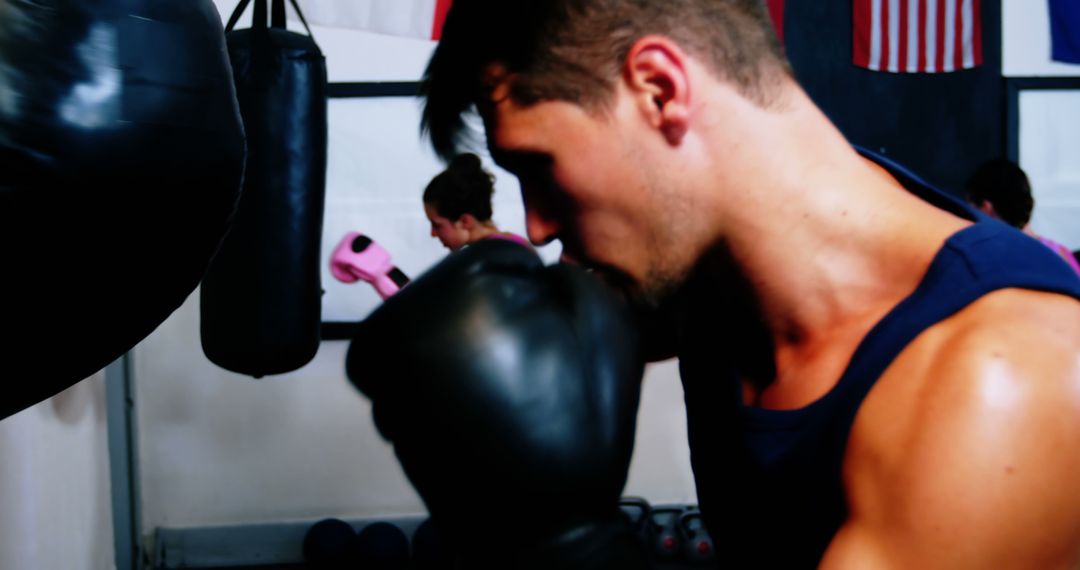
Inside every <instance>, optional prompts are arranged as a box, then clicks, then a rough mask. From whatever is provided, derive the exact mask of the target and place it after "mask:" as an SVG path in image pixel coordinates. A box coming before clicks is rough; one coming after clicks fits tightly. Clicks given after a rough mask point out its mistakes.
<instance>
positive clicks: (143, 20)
mask: <svg viewBox="0 0 1080 570" xmlns="http://www.w3.org/2000/svg"><path fill="white" fill-rule="evenodd" d="M243 169H244V131H243V126H242V124H241V121H240V114H239V111H238V109H237V103H236V96H235V94H234V91H233V81H232V70H231V68H230V66H229V61H228V57H227V55H226V50H225V40H224V37H223V36H222V27H221V16H220V15H219V13H218V11H217V8H215V7H214V4H213V3H212V2H211V1H210V0H36V1H32V2H31V1H27V0H0V259H2V260H3V261H2V268H0V338H2V339H3V340H0V368H2V370H3V371H2V372H0V419H3V418H4V417H7V416H9V415H11V414H13V413H15V412H17V411H19V410H21V409H23V408H25V407H27V406H29V405H31V404H34V403H37V402H40V401H41V400H44V399H45V398H47V397H49V396H52V395H54V394H56V393H58V392H60V391H61V390H63V389H65V388H67V387H68V386H71V385H72V384H74V383H76V382H78V381H80V380H82V379H83V378H86V377H87V376H90V375H91V374H94V373H95V372H96V371H98V370H99V369H101V368H102V367H104V366H105V365H107V364H108V363H109V362H112V361H113V360H115V359H116V358H117V357H119V356H121V355H123V354H124V352H126V351H128V350H130V349H131V348H132V347H133V346H134V345H135V344H136V343H138V342H139V341H140V340H142V339H143V338H144V337H146V335H148V334H149V333H150V332H151V331H153V330H154V328H156V327H157V326H158V325H159V324H161V322H162V321H164V320H165V318H166V317H168V316H169V314H171V313H172V312H173V311H174V310H176V308H177V307H179V306H180V304H181V303H183V302H184V300H185V299H186V298H187V297H188V296H189V295H190V294H191V292H192V291H194V290H195V287H196V286H197V285H198V283H199V280H200V279H202V277H203V274H204V273H205V272H206V270H207V266H208V264H209V263H210V259H211V257H213V255H214V252H215V251H217V249H218V245H219V244H220V243H221V240H222V237H223V236H224V235H225V233H226V230H227V229H228V227H229V223H230V220H231V219H232V217H233V213H234V211H235V209H236V204H237V199H238V197H239V195H240V181H241V177H242V176H243Z"/></svg>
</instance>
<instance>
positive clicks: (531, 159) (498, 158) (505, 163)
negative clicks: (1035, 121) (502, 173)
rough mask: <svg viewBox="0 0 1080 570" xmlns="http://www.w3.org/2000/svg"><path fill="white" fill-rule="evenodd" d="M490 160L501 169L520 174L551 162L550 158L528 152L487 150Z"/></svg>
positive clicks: (538, 153)
mask: <svg viewBox="0 0 1080 570" xmlns="http://www.w3.org/2000/svg"><path fill="white" fill-rule="evenodd" d="M489 152H490V153H491V159H492V160H494V161H495V164H498V165H499V166H501V167H502V168H504V169H506V170H508V171H510V172H520V171H523V170H528V169H530V168H536V167H538V166H543V165H544V164H546V163H549V162H550V161H551V157H549V156H547V155H545V154H543V153H540V152H533V151H528V150H504V149H496V148H492V149H489Z"/></svg>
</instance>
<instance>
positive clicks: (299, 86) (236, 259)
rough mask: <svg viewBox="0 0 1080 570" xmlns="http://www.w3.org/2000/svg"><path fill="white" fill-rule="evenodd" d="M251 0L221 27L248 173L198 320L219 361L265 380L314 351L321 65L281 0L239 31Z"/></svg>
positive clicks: (259, 7) (322, 132) (322, 153)
mask: <svg viewBox="0 0 1080 570" xmlns="http://www.w3.org/2000/svg"><path fill="white" fill-rule="evenodd" d="M291 1H292V5H293V8H295V9H296V11H297V14H298V15H299V14H300V10H299V7H298V6H296V2H295V0H291ZM249 3H250V0H243V1H241V2H240V3H239V5H238V6H237V7H236V10H235V11H234V12H233V14H232V17H231V18H230V20H229V23H228V25H227V26H226V34H225V37H226V43H227V45H228V50H229V59H230V60H231V62H232V68H233V77H234V80H235V83H236V96H237V100H238V101H239V103H240V114H241V116H242V117H243V122H244V128H245V131H246V133H247V137H248V156H247V170H246V173H245V178H244V186H243V193H242V195H241V198H240V204H239V207H238V209H237V213H236V219H235V221H234V223H233V228H232V230H231V231H230V232H229V234H228V236H226V238H225V241H224V243H223V244H222V246H221V249H220V251H219V252H218V254H217V256H216V257H215V258H214V261H213V262H212V264H211V266H210V270H209V271H208V272H207V274H206V277H205V278H204V279H203V282H202V289H201V299H200V301H201V302H200V313H201V323H200V326H201V337H202V346H203V352H204V353H205V354H206V356H207V357H208V358H209V359H210V360H211V361H212V362H214V363H215V364H217V365H219V366H221V367H222V368H225V369H228V370H232V371H234V372H239V373H241V374H248V375H251V376H256V377H258V376H263V375H266V374H280V373H283V372H288V371H291V370H295V369H297V368H300V367H301V366H303V365H304V364H306V363H307V362H309V361H310V360H311V359H312V358H313V357H314V356H315V353H316V352H317V351H318V348H319V340H320V339H319V336H320V332H319V324H320V320H321V295H322V287H321V283H320V263H319V259H320V257H319V246H320V243H321V239H322V220H323V202H324V194H325V185H326V63H325V59H324V58H323V55H322V52H321V51H320V50H319V47H318V46H317V45H316V44H315V41H314V40H313V39H312V37H311V35H310V34H311V31H310V29H309V30H308V35H306V36H305V35H303V34H297V33H293V32H289V31H286V29H285V3H284V0H273V6H272V10H273V18H272V25H271V26H269V27H268V26H267V24H266V15H267V14H266V8H267V1H266V0H255V5H254V18H253V24H252V27H251V28H250V29H244V30H235V31H233V30H232V28H233V26H235V25H236V21H237V20H238V19H239V17H240V15H241V14H242V13H243V12H244V10H245V9H246V8H247V5H248V4H249ZM300 18H301V21H303V15H300ZM304 26H305V28H306V27H307V23H306V22H305V23H304Z"/></svg>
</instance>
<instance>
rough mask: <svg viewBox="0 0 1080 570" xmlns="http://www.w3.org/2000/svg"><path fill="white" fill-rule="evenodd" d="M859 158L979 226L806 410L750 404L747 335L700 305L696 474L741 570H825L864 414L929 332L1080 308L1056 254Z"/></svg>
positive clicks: (689, 400) (685, 351)
mask: <svg viewBox="0 0 1080 570" xmlns="http://www.w3.org/2000/svg"><path fill="white" fill-rule="evenodd" d="M860 152H861V153H862V154H864V155H865V156H867V157H868V158H871V159H872V160H875V161H876V162H878V163H879V164H881V165H882V166H883V167H885V168H886V170H889V171H890V172H891V173H892V174H893V175H894V176H895V177H896V178H897V179H898V180H899V181H900V182H901V184H903V185H904V186H905V187H906V188H907V189H908V190H909V191H911V192H913V193H914V194H916V195H919V196H920V197H922V198H923V199H925V200H927V201H929V202H931V203H933V204H935V205H937V206H938V207H941V208H944V209H947V210H950V211H952V212H954V213H956V214H958V215H961V216H964V217H967V218H969V219H974V220H978V223H976V224H973V225H971V226H969V227H967V228H965V229H963V230H961V231H959V232H957V233H956V234H954V235H953V236H951V237H950V238H949V239H948V240H947V241H946V243H945V244H944V246H943V247H942V248H941V250H940V251H939V252H938V253H937V255H936V257H935V258H934V260H933V261H932V263H931V265H930V267H929V269H928V271H927V272H926V275H925V276H924V277H923V279H922V281H921V283H920V284H919V286H918V287H917V288H916V290H915V291H914V292H913V293H912V294H911V295H910V296H908V297H907V298H906V299H904V300H903V301H902V302H900V303H899V304H897V305H896V307H894V308H893V309H892V311H891V312H889V313H888V314H887V315H886V316H885V317H884V318H883V319H882V320H881V321H880V322H878V323H877V325H876V326H874V327H873V329H872V330H871V331H870V332H869V333H868V334H867V335H866V337H865V338H864V339H863V340H862V342H861V343H860V345H859V346H858V348H857V349H856V351H855V353H854V355H853V356H852V358H851V361H850V362H849V364H848V367H847V369H846V370H845V371H844V373H843V375H842V376H841V378H840V380H839V381H838V382H837V384H836V386H835V387H834V388H833V389H832V390H831V391H829V392H828V393H827V394H826V395H825V396H823V397H822V398H820V399H819V400H817V401H815V402H814V403H812V404H810V405H808V406H806V407H804V408H801V409H797V410H783V411H781V410H767V409H762V408H754V407H749V406H745V405H744V404H743V403H742V385H741V382H740V374H739V371H736V370H725V369H724V367H723V364H721V363H722V362H724V361H725V360H724V357H725V351H726V350H731V349H730V348H727V346H731V345H738V343H739V342H740V339H738V338H735V337H734V336H728V335H734V334H740V333H737V332H735V331H726V330H725V328H724V323H723V314H724V310H729V309H730V308H731V307H730V306H729V307H725V306H723V304H724V303H723V300H722V299H720V300H717V298H716V293H715V292H712V294H711V296H710V295H709V292H707V291H702V294H701V295H698V296H696V297H695V310H694V311H693V314H692V315H691V316H690V317H689V321H688V323H687V329H686V334H685V335H684V338H683V341H682V344H681V346H680V353H679V359H680V362H679V366H680V372H681V375H682V379H683V388H684V391H685V397H686V409H687V428H688V433H689V440H690V452H691V463H692V465H693V469H694V478H695V481H696V483H697V491H698V502H699V503H700V505H701V508H702V512H703V514H704V516H705V521H706V524H707V525H708V527H709V530H710V532H711V533H712V535H713V538H714V540H715V541H716V543H717V548H718V552H721V553H723V557H722V558H724V561H725V562H726V563H730V564H731V566H730V567H733V568H785V569H786V568H815V567H816V566H817V564H818V562H819V561H820V559H821V556H822V554H823V553H824V552H825V549H826V548H827V547H828V545H829V543H830V541H831V540H832V537H833V535H834V534H835V533H836V531H837V530H838V529H839V527H840V525H841V524H842V523H843V521H844V520H845V518H846V515H847V508H846V504H845V497H844V489H843V486H842V481H841V468H842V466H843V459H844V451H845V448H846V445H847V439H848V433H849V431H850V429H851V425H852V423H853V421H854V419H855V415H856V413H857V412H858V410H859V406H860V405H861V404H862V401H863V399H864V398H865V396H866V395H867V393H869V391H870V389H871V388H872V387H873V386H874V383H875V382H876V381H877V379H878V377H880V376H881V374H882V373H883V372H884V371H885V369H886V368H887V367H888V366H889V365H890V364H891V363H892V361H893V359H894V358H895V357H896V356H897V355H898V354H899V353H900V352H901V351H902V350H903V349H904V348H905V347H906V346H907V345H908V344H909V343H910V342H911V341H912V340H914V339H915V337H916V336H918V335H919V334H920V333H921V332H922V331H924V330H926V329H927V328H929V327H931V326H933V325H934V324H936V323H938V322H940V321H942V320H944V319H946V318H948V317H949V316H951V315H953V314H955V313H956V312H958V311H960V310H961V309H963V308H964V307H966V306H967V305H969V304H970V303H971V302H973V301H975V300H976V299H978V298H979V297H981V296H983V295H985V294H987V293H989V292H991V291H995V290H998V289H1003V288H1023V289H1033V290H1039V291H1050V292H1056V293H1061V294H1065V295H1071V296H1073V297H1076V298H1078V299H1080V279H1077V277H1076V275H1075V274H1074V273H1073V272H1072V270H1071V269H1070V268H1069V267H1068V266H1067V265H1066V264H1064V263H1063V262H1062V260H1061V259H1060V258H1058V256H1057V255H1056V254H1054V253H1053V252H1052V251H1050V250H1049V249H1048V248H1047V247H1045V246H1044V245H1042V244H1041V243H1039V242H1038V241H1036V240H1034V239H1032V238H1030V237H1028V236H1026V235H1024V234H1023V233H1021V232H1019V231H1017V230H1015V229H1013V228H1011V227H1008V226H1007V225H1005V224H1002V223H1000V222H997V221H994V220H989V219H986V217H985V216H982V215H981V213H979V212H977V211H974V210H973V209H971V208H969V207H967V206H966V205H965V204H963V203H961V202H959V201H957V200H955V199H954V198H952V197H950V196H948V195H946V194H944V193H941V192H939V191H937V190H935V189H934V188H933V187H931V186H930V185H928V184H926V183H925V182H923V181H922V180H920V179H919V178H918V177H917V176H914V175H913V174H911V173H910V172H908V171H906V170H904V169H903V168H902V167H899V166H898V165H896V164H894V163H891V162H889V161H888V160H886V159H883V158H882V157H880V156H876V155H874V154H873V153H869V152H867V151H863V150H861V149H860ZM698 299H701V300H702V305H701V306H698V304H697V300H698ZM725 566H726V564H725Z"/></svg>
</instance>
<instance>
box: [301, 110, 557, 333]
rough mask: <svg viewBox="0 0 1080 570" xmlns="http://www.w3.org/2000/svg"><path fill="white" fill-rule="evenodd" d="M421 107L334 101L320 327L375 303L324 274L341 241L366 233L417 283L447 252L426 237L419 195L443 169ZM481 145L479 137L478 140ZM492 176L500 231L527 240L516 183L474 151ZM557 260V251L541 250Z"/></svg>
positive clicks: (360, 287)
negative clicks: (426, 135)
mask: <svg viewBox="0 0 1080 570" xmlns="http://www.w3.org/2000/svg"><path fill="white" fill-rule="evenodd" d="M419 125H420V108H419V101H418V100H416V99H412V98H407V97H395V98H367V99H331V100H330V110H329V137H330V143H329V157H328V164H327V184H326V185H327V189H326V216H325V219H324V225H323V229H324V232H323V245H322V251H323V258H324V259H323V263H322V268H323V269H322V270H323V276H322V281H323V289H325V290H326V294H325V295H324V296H323V320H327V321H348V320H358V319H361V318H363V317H364V316H366V315H367V314H368V313H369V312H370V311H371V310H372V309H373V308H374V307H375V306H377V304H378V303H379V302H380V300H379V297H378V295H376V294H375V291H374V289H372V287H370V286H369V285H367V284H366V283H354V284H343V283H340V282H338V281H337V280H335V279H334V278H333V277H331V275H330V271H329V256H330V253H331V252H333V250H334V248H335V247H336V246H337V244H338V243H339V242H340V240H341V238H342V236H344V235H345V234H346V233H348V232H350V231H358V232H361V233H364V234H366V235H368V236H369V237H371V238H372V239H374V240H375V241H377V242H378V243H380V244H381V245H382V246H383V247H385V248H386V250H387V251H389V252H390V254H391V256H392V257H393V259H394V262H395V264H396V265H397V266H398V267H399V268H400V269H401V270H402V271H404V272H405V273H406V274H407V275H409V276H410V277H416V276H418V275H419V274H420V273H422V272H423V271H424V270H425V269H427V268H428V267H430V266H431V265H432V264H434V263H435V262H437V261H438V260H440V259H442V257H443V256H444V255H446V254H447V250H446V249H445V248H443V246H442V245H441V244H440V243H439V240H437V239H436V238H433V237H431V233H430V231H431V230H430V224H429V223H428V221H427V218H426V217H425V216H424V209H423V200H422V197H423V193H424V188H425V187H426V186H427V184H428V182H430V181H431V178H432V177H434V176H435V175H436V174H438V173H439V172H440V171H442V169H443V164H442V163H441V162H440V161H439V160H438V159H437V158H436V157H435V155H434V153H433V152H432V151H431V148H430V146H429V145H428V142H427V139H421V138H420V135H419V129H420V127H419ZM480 140H482V138H481V139H480ZM475 150H476V152H477V153H478V154H480V155H481V157H482V158H483V160H484V163H485V166H486V168H488V170H490V171H491V172H492V173H493V174H495V196H494V198H493V200H492V209H493V210H494V220H495V223H496V225H498V226H499V229H501V230H503V231H510V232H515V233H518V234H524V232H525V214H524V207H523V205H522V202H521V193H520V191H519V187H518V184H517V179H516V178H514V177H513V176H512V175H511V174H510V173H508V172H506V171H505V170H502V169H500V168H498V167H496V166H495V165H494V164H493V163H492V162H491V160H490V158H489V157H488V155H487V152H486V151H485V150H484V149H483V145H482V144H480V145H477V148H476V149H475ZM541 253H542V255H543V256H544V258H545V259H546V260H547V261H554V260H555V259H556V258H557V257H558V255H559V253H560V247H559V245H558V244H552V245H549V246H546V247H545V248H543V249H542V251H541Z"/></svg>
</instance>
